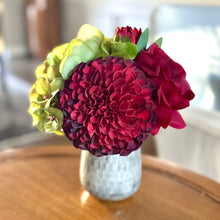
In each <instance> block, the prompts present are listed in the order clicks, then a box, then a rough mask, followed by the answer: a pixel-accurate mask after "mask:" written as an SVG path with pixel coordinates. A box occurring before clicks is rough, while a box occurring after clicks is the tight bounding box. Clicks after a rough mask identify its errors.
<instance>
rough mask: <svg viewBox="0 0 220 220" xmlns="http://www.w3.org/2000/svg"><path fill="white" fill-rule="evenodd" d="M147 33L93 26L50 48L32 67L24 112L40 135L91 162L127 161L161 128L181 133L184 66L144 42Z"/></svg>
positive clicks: (186, 89) (185, 102) (186, 96)
mask: <svg viewBox="0 0 220 220" xmlns="http://www.w3.org/2000/svg"><path fill="white" fill-rule="evenodd" d="M148 36H149V29H148V28H147V29H146V30H145V31H144V32H143V33H142V31H141V29H140V30H138V29H136V28H131V27H122V28H119V27H118V28H117V29H116V31H115V34H114V36H113V37H112V38H106V37H105V36H104V35H103V33H102V32H101V31H99V30H98V29H97V28H95V27H93V26H91V25H87V24H86V25H83V26H82V27H81V28H80V30H79V32H78V34H77V37H76V38H74V39H73V40H71V41H70V42H69V43H65V44H62V45H60V46H58V47H56V48H54V49H53V50H52V51H51V52H50V53H49V54H48V56H47V58H46V60H45V61H44V62H43V64H41V65H40V66H39V67H38V68H37V69H36V77H37V80H36V82H35V83H34V84H33V86H32V89H31V91H30V108H29V113H30V114H31V115H32V118H33V125H37V126H38V128H39V130H40V131H43V132H54V133H55V134H58V135H62V134H65V136H66V137H67V138H68V139H69V140H70V141H71V142H72V144H73V146H74V147H76V148H80V149H82V150H88V151H89V152H90V153H91V154H93V155H95V156H98V157H99V156H103V155H114V154H120V155H121V156H126V155H129V154H130V153H131V152H132V151H135V150H137V149H139V148H140V146H141V144H142V143H143V141H144V140H145V139H146V138H147V136H148V135H149V134H150V133H151V134H153V135H156V134H157V133H158V131H159V129H160V127H163V128H167V127H168V126H172V127H174V128H178V129H180V128H184V127H185V123H184V121H183V119H182V117H181V115H180V113H179V112H178V110H180V109H183V108H185V107H187V106H189V101H190V100H192V99H193V97H194V93H193V92H192V91H191V89H190V86H189V84H188V82H187V81H186V79H185V77H186V73H185V71H184V69H183V68H182V66H181V65H180V64H178V63H176V62H174V61H173V60H172V59H171V58H170V57H169V56H168V55H167V54H166V53H165V52H164V51H163V50H162V49H161V44H162V38H160V39H158V40H157V41H155V42H154V43H152V44H149V43H148Z"/></svg>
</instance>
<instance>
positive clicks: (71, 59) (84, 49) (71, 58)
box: [60, 39, 98, 79]
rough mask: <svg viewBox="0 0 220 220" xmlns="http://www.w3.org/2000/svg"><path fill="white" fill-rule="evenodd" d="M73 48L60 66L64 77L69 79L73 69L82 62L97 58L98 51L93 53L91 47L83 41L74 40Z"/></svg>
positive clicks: (72, 42) (71, 43)
mask: <svg viewBox="0 0 220 220" xmlns="http://www.w3.org/2000/svg"><path fill="white" fill-rule="evenodd" d="M70 45H71V47H72V50H71V53H70V55H68V56H65V57H64V59H63V60H62V61H61V64H60V72H62V77H63V78H64V79H68V77H69V76H70V74H71V72H72V71H73V69H74V68H75V67H76V66H77V65H78V64H79V63H81V62H88V61H89V60H92V59H94V58H95V57H96V54H97V53H98V51H95V52H94V51H93V50H92V49H91V48H90V46H89V45H88V44H87V43H85V42H83V41H82V40H78V39H73V40H72V41H71V42H70Z"/></svg>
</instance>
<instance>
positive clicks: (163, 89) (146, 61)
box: [135, 43, 195, 134]
mask: <svg viewBox="0 0 220 220" xmlns="http://www.w3.org/2000/svg"><path fill="white" fill-rule="evenodd" d="M135 62H136V63H137V66H138V67H139V68H140V69H142V70H143V71H144V72H145V74H146V76H147V78H150V79H151V80H152V82H153V84H154V85H155V91H154V92H155V94H154V100H155V103H156V114H157V123H156V126H155V128H154V129H153V130H152V132H151V133H152V134H157V132H158V131H159V128H160V126H162V127H163V128H166V127H167V126H168V125H170V126H172V127H174V128H184V127H185V122H184V121H183V119H182V117H181V115H180V114H179V113H178V111H177V110H179V109H183V108H185V107H187V106H189V101H190V100H192V99H193V98H194V96H195V95H194V93H193V92H192V90H191V89H190V86H189V84H188V82H187V81H186V79H185V76H186V73H185V71H184V69H183V68H182V66H181V65H180V64H178V63H176V62H174V61H173V60H172V59H171V58H170V57H169V56H168V55H167V54H166V53H165V52H164V51H163V50H162V49H160V48H159V47H158V45H157V44H156V43H154V44H153V45H152V46H151V47H150V48H149V49H148V50H147V51H146V50H142V51H141V52H140V54H138V55H137V57H136V58H135Z"/></svg>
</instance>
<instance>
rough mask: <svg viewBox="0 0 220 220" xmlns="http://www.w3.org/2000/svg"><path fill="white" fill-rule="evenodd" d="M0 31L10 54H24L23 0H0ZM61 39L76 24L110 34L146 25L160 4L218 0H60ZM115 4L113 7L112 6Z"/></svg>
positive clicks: (70, 34)
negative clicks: (0, 7)
mask: <svg viewBox="0 0 220 220" xmlns="http://www.w3.org/2000/svg"><path fill="white" fill-rule="evenodd" d="M2 2H3V4H4V5H3V8H4V9H3V19H1V20H2V21H1V22H2V35H3V38H4V42H5V44H6V46H7V51H8V54H9V55H11V56H12V57H20V56H25V55H26V54H27V44H26V29H25V13H24V4H25V0H2ZM60 2H61V14H62V19H61V24H62V33H61V35H62V40H63V41H64V42H66V41H69V40H70V39H72V38H73V37H75V35H76V33H77V30H78V28H79V27H80V26H81V25H82V24H84V23H90V24H92V25H95V26H97V27H98V28H100V29H101V30H102V31H103V32H104V33H105V34H106V36H109V35H110V36H111V35H112V33H113V32H114V30H113V29H114V28H115V26H116V25H120V26H124V25H128V24H129V25H130V26H137V27H143V28H145V27H147V26H149V25H150V16H151V13H152V11H153V9H154V8H155V7H157V6H159V5H161V4H167V3H175V4H201V5H220V0H194V1H192V0H179V1H176V0H154V1H152V0H136V1H134V0H121V1H118V0H105V1H103V0H93V1H91V0H61V1H60ZM116 5H117V7H116Z"/></svg>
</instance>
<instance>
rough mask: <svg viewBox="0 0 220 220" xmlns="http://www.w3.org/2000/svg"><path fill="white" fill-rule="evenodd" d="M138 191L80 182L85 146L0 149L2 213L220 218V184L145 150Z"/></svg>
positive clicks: (11, 217)
mask: <svg viewBox="0 0 220 220" xmlns="http://www.w3.org/2000/svg"><path fill="white" fill-rule="evenodd" d="M142 161H143V174H142V183H141V186H140V188H139V190H138V191H137V193H136V194H135V195H133V196H132V197H130V198H128V199H126V200H123V201H119V202H106V201H101V200H98V199H96V198H95V197H93V196H92V195H90V194H89V193H88V192H86V191H85V190H84V189H83V187H82V186H81V185H80V182H79V162H80V150H75V149H74V148H73V147H70V146H56V147H53V146H52V147H31V148H18V149H11V150H10V149H9V150H4V151H1V152H0V219H1V220H26V219H28V220H30V219H31V220H35V219H37V220H41V219H45V220H48V219H49V220H56V219H65V220H66V219H77V220H78V219H79V220H80V219H82V220H87V219H88V220H90V219H96V220H99V219H102V220H105V219H106V220H108V219H122V220H123V219H126V220H129V219H132V220H133V219H135V220H138V219H141V220H142V219H149V220H151V219H152V220H154V219H161V220H166V219H169V220H170V219H175V220H179V219H180V220H181V219H187V220H188V219H195V220H199V219H204V220H215V219H216V220H218V219H220V184H218V183H216V182H214V181H212V180H210V179H208V178H205V177H203V176H200V175H198V174H196V173H193V172H190V171H188V170H185V169H183V168H181V167H179V166H177V165H175V164H172V163H169V162H166V161H162V160H160V159H156V158H153V157H149V156H145V155H144V156H143V157H142Z"/></svg>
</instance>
